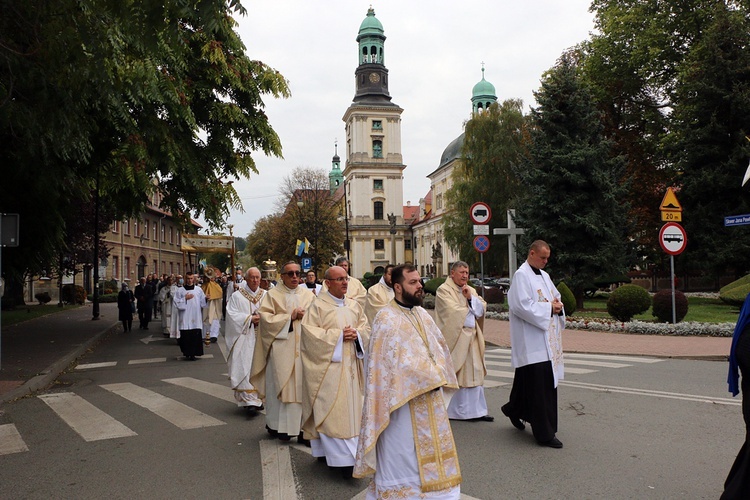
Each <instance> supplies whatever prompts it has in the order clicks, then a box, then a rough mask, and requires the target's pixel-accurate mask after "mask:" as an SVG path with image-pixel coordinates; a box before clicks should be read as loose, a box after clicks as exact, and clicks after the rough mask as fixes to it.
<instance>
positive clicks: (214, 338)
mask: <svg viewBox="0 0 750 500" xmlns="http://www.w3.org/2000/svg"><path fill="white" fill-rule="evenodd" d="M217 340H219V338H218V337H211V343H212V344H215V343H216V341H217Z"/></svg>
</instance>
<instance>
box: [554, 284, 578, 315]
mask: <svg viewBox="0 0 750 500" xmlns="http://www.w3.org/2000/svg"><path fill="white" fill-rule="evenodd" d="M557 291H558V292H560V301H561V302H562V303H563V307H564V308H565V315H566V316H572V315H573V313H574V312H576V298H575V296H574V295H573V292H571V291H570V288H568V285H566V284H565V282H564V281H561V282H560V283H558V284H557Z"/></svg>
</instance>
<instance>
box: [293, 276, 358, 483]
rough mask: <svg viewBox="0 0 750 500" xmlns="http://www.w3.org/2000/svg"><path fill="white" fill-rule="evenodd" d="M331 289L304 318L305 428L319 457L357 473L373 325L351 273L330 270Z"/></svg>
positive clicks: (344, 472)
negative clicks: (356, 296) (352, 289)
mask: <svg viewBox="0 0 750 500" xmlns="http://www.w3.org/2000/svg"><path fill="white" fill-rule="evenodd" d="M325 281H326V284H327V285H328V291H327V292H323V293H321V294H320V295H318V298H317V299H315V301H313V303H312V305H311V306H310V309H309V310H308V311H307V313H306V314H305V317H304V318H303V319H302V341H301V348H300V353H301V356H302V370H303V373H304V374H305V377H304V379H303V381H302V431H303V433H304V438H305V439H309V440H310V443H311V447H312V455H313V456H314V457H325V459H326V463H327V464H328V466H329V467H341V468H342V469H341V472H342V475H343V476H344V477H351V474H352V468H353V466H354V456H355V454H356V452H357V441H358V439H359V429H360V424H361V420H362V404H363V403H364V385H365V380H364V376H365V374H364V357H365V352H366V351H367V342H368V340H369V338H370V328H369V326H368V324H367V318H366V317H365V312H364V311H363V310H362V307H361V306H360V305H359V303H358V302H356V301H354V300H352V299H349V298H347V297H346V289H347V288H348V286H349V276H348V275H347V273H346V271H344V269H343V268H341V267H338V266H333V267H330V268H328V270H326V274H325Z"/></svg>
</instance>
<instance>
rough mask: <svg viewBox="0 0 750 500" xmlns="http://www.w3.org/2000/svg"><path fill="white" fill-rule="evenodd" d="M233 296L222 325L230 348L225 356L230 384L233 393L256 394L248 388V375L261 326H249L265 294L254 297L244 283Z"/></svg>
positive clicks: (250, 385)
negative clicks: (235, 295)
mask: <svg viewBox="0 0 750 500" xmlns="http://www.w3.org/2000/svg"><path fill="white" fill-rule="evenodd" d="M236 293H237V294H238V295H237V297H234V294H232V297H230V298H229V301H228V303H227V317H226V321H225V325H224V337H225V338H226V340H227V347H228V348H229V354H228V356H227V365H228V367H229V380H230V383H231V386H232V389H234V390H235V391H238V392H246V393H256V394H257V392H258V391H257V390H256V389H255V388H254V387H253V386H252V384H250V371H251V369H252V368H251V367H252V361H253V359H252V358H253V355H252V354H253V353H254V349H255V340H256V337H257V335H258V330H259V329H260V328H259V327H260V325H258V328H256V327H255V326H254V325H253V324H252V316H253V314H254V313H255V312H256V311H257V310H258V308H259V307H260V303H261V301H262V299H263V296H264V295H265V293H266V291H265V290H263V289H262V288H258V290H256V292H255V295H253V294H252V293H250V291H249V290H248V289H247V284H246V283H244V282H243V283H242V285H241V286H240V289H239V290H238V291H237V292H236ZM248 357H249V359H248ZM248 386H249V387H248Z"/></svg>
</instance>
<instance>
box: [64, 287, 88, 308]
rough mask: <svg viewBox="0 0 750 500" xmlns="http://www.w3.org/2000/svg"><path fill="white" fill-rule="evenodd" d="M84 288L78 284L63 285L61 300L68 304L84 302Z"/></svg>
mask: <svg viewBox="0 0 750 500" xmlns="http://www.w3.org/2000/svg"><path fill="white" fill-rule="evenodd" d="M86 295H87V294H86V290H85V289H84V288H83V287H82V286H80V285H63V287H62V300H63V302H66V303H68V304H84V303H85V302H86Z"/></svg>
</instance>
